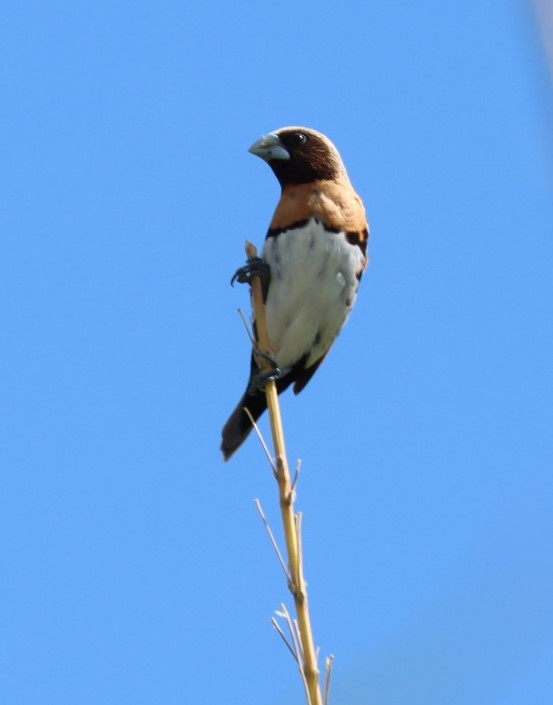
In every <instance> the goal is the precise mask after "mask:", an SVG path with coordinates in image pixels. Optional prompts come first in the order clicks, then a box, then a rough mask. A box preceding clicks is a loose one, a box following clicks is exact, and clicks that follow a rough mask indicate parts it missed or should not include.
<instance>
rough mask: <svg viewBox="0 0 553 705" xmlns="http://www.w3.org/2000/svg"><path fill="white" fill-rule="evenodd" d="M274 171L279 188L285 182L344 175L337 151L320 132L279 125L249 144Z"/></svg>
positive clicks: (310, 180) (309, 180) (325, 178)
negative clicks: (279, 126) (279, 127)
mask: <svg viewBox="0 0 553 705" xmlns="http://www.w3.org/2000/svg"><path fill="white" fill-rule="evenodd" d="M250 152H251V153H252V154H255V155H256V156H258V157H261V159H264V160H265V161H266V162H267V163H268V164H269V166H270V167H271V169H272V170H273V171H274V173H275V175H276V177H277V179H278V180H279V182H280V185H281V186H282V188H284V187H285V186H288V185H289V184H308V183H311V182H312V181H320V180H330V179H344V178H345V179H346V180H348V175H347V172H346V168H345V166H344V163H343V161H342V158H341V157H340V153H339V152H338V150H337V149H336V147H335V146H334V145H333V144H332V142H331V141H330V140H329V139H328V137H325V136H324V135H323V134H322V133H320V132H316V131H315V130H310V129H309V128H307V127H282V128H281V129H280V130H276V131H275V132H270V133H269V134H267V135H264V136H263V137H262V138H261V139H260V140H258V141H257V142H256V143H255V144H253V145H252V146H251V147H250Z"/></svg>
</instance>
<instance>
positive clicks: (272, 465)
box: [244, 406, 277, 475]
mask: <svg viewBox="0 0 553 705" xmlns="http://www.w3.org/2000/svg"><path fill="white" fill-rule="evenodd" d="M244 411H245V412H246V414H247V416H248V418H249V420H250V421H251V424H252V426H253V429H254V431H255V432H256V433H257V437H258V438H259V440H260V442H261V445H262V446H263V450H264V451H265V455H266V456H267V460H268V461H269V462H270V463H271V467H272V468H273V472H274V473H275V475H276V471H277V469H276V465H275V461H274V460H273V457H272V455H271V451H270V450H269V447H268V445H267V444H266V443H265V439H264V438H263V434H262V433H261V431H260V429H259V426H258V425H257V424H256V422H255V420H254V418H253V416H252V415H251V414H250V410H249V409H248V407H247V406H245V407H244Z"/></svg>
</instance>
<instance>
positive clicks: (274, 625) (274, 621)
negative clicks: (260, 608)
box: [271, 612, 299, 665]
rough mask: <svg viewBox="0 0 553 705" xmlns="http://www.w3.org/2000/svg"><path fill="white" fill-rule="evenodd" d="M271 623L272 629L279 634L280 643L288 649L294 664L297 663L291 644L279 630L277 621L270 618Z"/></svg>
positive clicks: (280, 629)
mask: <svg viewBox="0 0 553 705" xmlns="http://www.w3.org/2000/svg"><path fill="white" fill-rule="evenodd" d="M277 614H279V612H277ZM271 623H272V625H273V627H274V628H275V629H276V630H277V632H278V633H279V634H280V637H281V639H282V641H283V642H284V643H285V644H286V646H287V648H288V649H289V651H290V653H291V654H292V658H293V659H294V661H295V662H296V663H298V657H297V655H296V653H295V651H294V648H293V647H292V644H291V643H290V642H289V641H288V639H287V638H286V634H285V633H284V632H283V631H282V628H281V626H280V624H279V623H278V621H277V620H276V619H275V618H274V617H271ZM298 665H299V664H298Z"/></svg>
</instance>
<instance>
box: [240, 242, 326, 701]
mask: <svg viewBox="0 0 553 705" xmlns="http://www.w3.org/2000/svg"><path fill="white" fill-rule="evenodd" d="M246 254H247V256H248V259H252V258H254V257H257V249H256V247H255V246H254V245H252V244H251V243H249V242H248V243H246ZM251 288H252V306H253V311H254V316H255V321H256V327H257V341H258V346H259V351H260V352H262V353H266V354H268V355H270V354H271V342H270V339H269V334H268V331H267V321H266V318H265V305H264V302H263V292H262V288H261V281H260V279H259V277H254V278H253V279H252V282H251ZM259 362H260V366H261V367H262V368H263V366H264V365H265V366H267V361H266V360H264V358H262V357H260V359H259ZM265 394H266V396H267V408H268V411H269V418H270V423H271V433H272V436H273V443H274V447H275V459H276V471H275V477H276V480H277V483H278V489H279V495H280V509H281V513H282V522H283V526H284V536H285V540H286V551H287V554H288V573H289V576H290V580H289V588H290V592H291V593H292V596H293V598H294V602H295V605H296V614H297V617H298V631H299V637H300V641H301V657H302V658H301V660H300V663H299V666H300V670H301V673H302V676H303V679H304V681H305V683H306V688H307V693H308V696H309V705H322V703H323V700H322V695H321V687H320V683H319V668H318V666H317V654H316V651H315V645H314V640H313V631H312V628H311V618H310V615H309V602H308V599H307V585H306V582H305V579H304V577H303V558H302V555H301V537H300V536H299V535H298V529H299V528H300V524H301V520H300V521H297V519H296V515H295V513H294V488H293V486H292V483H291V480H290V470H289V467H288V459H287V455H286V445H285V442H284V431H283V428H282V418H281V415H280V406H279V403H278V394H277V389H276V384H275V382H274V380H271V381H269V382H268V383H267V385H266V387H265Z"/></svg>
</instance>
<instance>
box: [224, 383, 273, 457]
mask: <svg viewBox="0 0 553 705" xmlns="http://www.w3.org/2000/svg"><path fill="white" fill-rule="evenodd" d="M244 407H246V408H247V409H248V411H249V412H250V414H251V415H252V417H253V420H254V421H257V419H258V418H259V417H260V416H261V414H262V413H263V412H264V411H265V409H266V408H267V400H266V398H265V392H261V391H259V392H254V393H253V394H248V392H246V393H245V394H244V396H243V397H242V399H240V401H239V403H238V406H237V407H236V409H235V410H234V411H233V412H232V414H231V416H230V418H229V420H228V421H227V422H226V424H225V427H224V428H223V440H222V443H221V450H222V451H223V456H224V458H225V460H228V459H229V458H230V456H231V455H232V454H233V453H234V452H235V451H236V450H238V448H240V446H241V445H242V443H244V441H245V440H246V438H247V437H248V436H249V434H250V431H251V430H252V428H253V426H252V422H251V421H250V419H249V417H248V415H247V414H246V412H245V411H244Z"/></svg>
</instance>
